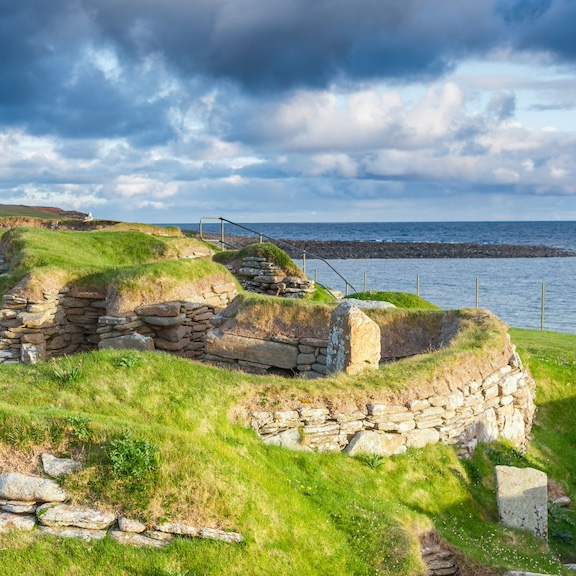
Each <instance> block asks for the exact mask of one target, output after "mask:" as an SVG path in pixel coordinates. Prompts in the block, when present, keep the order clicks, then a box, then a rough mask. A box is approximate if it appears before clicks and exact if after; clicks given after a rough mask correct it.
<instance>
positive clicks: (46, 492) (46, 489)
mask: <svg viewBox="0 0 576 576" xmlns="http://www.w3.org/2000/svg"><path fill="white" fill-rule="evenodd" d="M0 498H4V499H6V500H24V501H25V502H31V501H33V500H34V501H36V502H63V501H64V500H66V498H67V496H66V492H64V490H62V488H60V486H58V484H56V482H54V480H47V479H45V478H37V477H36V476H25V475H24V474H19V473H17V472H13V473H10V474H0Z"/></svg>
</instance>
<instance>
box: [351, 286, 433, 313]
mask: <svg viewBox="0 0 576 576" xmlns="http://www.w3.org/2000/svg"><path fill="white" fill-rule="evenodd" d="M346 298H351V299H353V300H363V301H374V302H388V303H390V304H393V305H394V306H396V308H408V309H418V310H440V307H439V306H436V304H432V303H431V302H428V300H425V299H424V298H421V297H420V296H416V294H408V293H406V292H379V291H377V290H369V291H367V292H356V293H354V294H349V295H348V296H346Z"/></svg>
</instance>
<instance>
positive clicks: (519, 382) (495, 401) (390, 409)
mask: <svg viewBox="0 0 576 576" xmlns="http://www.w3.org/2000/svg"><path fill="white" fill-rule="evenodd" d="M534 411H535V406H534V383H533V381H532V380H531V378H530V376H529V375H528V374H527V373H526V372H525V371H524V369H523V367H522V364H521V361H520V358H519V357H518V355H517V354H516V353H514V354H513V356H512V358H511V359H510V362H509V363H508V364H507V365H506V366H503V367H501V368H499V369H497V370H496V371H494V372H492V373H491V374H490V375H489V376H488V377H486V378H484V379H483V380H474V381H469V382H464V383H463V384H461V385H460V386H458V388H457V389H454V390H452V391H450V392H449V393H447V394H445V395H437V394H436V395H432V396H423V397H419V396H418V395H415V396H414V398H413V399H411V400H410V401H408V402H406V403H405V404H401V403H398V404H395V403H389V404H367V405H364V406H356V407H355V409H352V410H349V411H346V412H334V411H332V410H331V409H330V408H329V407H328V406H320V405H319V406H297V407H295V408H294V409H293V410H284V411H278V412H271V411H253V412H251V414H250V426H251V427H252V428H253V429H254V430H255V431H256V432H257V433H258V435H259V436H260V437H261V438H262V440H263V441H264V442H265V443H266V444H271V445H277V446H284V447H287V448H292V449H300V450H302V449H303V450H318V451H339V450H342V451H344V452H345V453H347V454H350V455H355V454H359V453H372V454H379V455H383V456H390V455H393V454H401V453H403V452H405V451H406V449H407V448H410V447H416V448H420V447H423V446H426V445H427V444H434V443H437V442H443V443H446V444H457V445H458V446H459V447H460V449H461V450H460V451H461V453H462V455H466V454H470V453H471V452H473V450H474V448H475V447H476V444H477V443H478V442H490V441H493V440H496V439H497V438H504V439H507V440H510V441H511V442H512V443H513V444H514V445H516V446H518V447H522V446H523V445H524V443H525V441H526V438H527V436H528V434H529V432H530V429H531V426H532V419H533V416H534Z"/></svg>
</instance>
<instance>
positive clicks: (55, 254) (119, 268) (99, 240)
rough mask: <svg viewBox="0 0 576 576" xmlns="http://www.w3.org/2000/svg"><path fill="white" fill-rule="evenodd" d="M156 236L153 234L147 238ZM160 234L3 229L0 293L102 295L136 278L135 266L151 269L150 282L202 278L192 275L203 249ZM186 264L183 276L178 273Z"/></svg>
mask: <svg viewBox="0 0 576 576" xmlns="http://www.w3.org/2000/svg"><path fill="white" fill-rule="evenodd" d="M156 231H157V232H158V234H153V233H152V232H156ZM165 233H166V231H165V229H163V228H157V227H152V226H148V225H128V224H122V225H118V226H117V227H113V228H108V229H105V230H99V231H91V232H78V231H62V230H52V229H46V228H29V227H22V228H14V229H11V230H8V231H7V232H5V233H4V235H3V236H2V240H1V243H0V252H1V254H2V256H3V257H4V260H5V265H6V266H7V271H6V275H5V276H4V277H3V278H1V279H0V291H1V292H5V291H6V290H7V289H9V288H14V287H15V286H16V285H18V287H19V290H20V291H24V292H26V293H27V294H36V295H38V296H41V293H42V292H43V291H46V290H50V289H59V288H60V287H62V286H65V285H69V284H77V285H80V286H82V287H83V288H85V289H91V290H97V291H101V292H103V293H106V290H107V287H108V286H109V285H110V284H111V282H112V280H113V279H114V278H116V277H118V276H122V275H123V276H127V275H128V276H130V274H131V273H130V269H131V268H134V269H135V272H133V273H132V275H133V274H135V273H136V274H137V271H138V269H139V267H141V266H143V265H147V264H156V268H155V272H154V274H153V277H152V278H151V281H154V282H156V283H159V281H160V280H161V279H162V278H164V277H166V278H170V277H173V276H175V277H176V278H179V279H181V278H182V277H183V276H185V275H187V276H188V278H189V279H197V278H198V275H199V274H200V273H202V274H204V273H206V270H203V271H202V272H198V271H196V272H194V268H195V267H196V268H197V267H198V266H197V265H196V264H195V263H194V260H195V259H196V258H199V257H210V256H211V255H212V254H213V252H212V250H211V249H210V248H209V247H208V246H207V245H206V244H204V243H203V242H201V241H200V240H196V239H194V238H187V237H184V236H183V235H182V234H181V233H178V234H177V235H174V236H165ZM170 261H179V262H180V263H181V264H182V266H174V265H170V264H167V263H168V262H170ZM186 263H187V264H188V265H189V267H190V270H189V272H188V273H186V272H184V271H183V268H185V267H186ZM163 265H164V266H165V269H164V270H162V266H163ZM206 268H207V265H205V266H204V269H206ZM212 268H213V270H212ZM212 268H211V271H216V270H217V271H218V273H219V274H223V275H226V276H227V277H229V273H228V272H227V271H226V270H225V268H224V267H222V266H219V265H217V264H215V263H214V264H213V266H212ZM144 276H145V275H144Z"/></svg>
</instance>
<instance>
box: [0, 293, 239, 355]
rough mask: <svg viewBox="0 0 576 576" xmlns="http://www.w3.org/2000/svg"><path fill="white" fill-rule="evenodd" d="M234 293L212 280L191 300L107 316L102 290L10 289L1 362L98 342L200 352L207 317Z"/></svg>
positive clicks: (0, 333) (3, 312)
mask: <svg viewBox="0 0 576 576" xmlns="http://www.w3.org/2000/svg"><path fill="white" fill-rule="evenodd" d="M236 295H237V290H236V286H235V284H234V283H232V282H228V283H216V284H214V285H213V286H212V287H211V289H210V290H207V291H205V292H204V293H202V294H201V295H195V296H194V297H193V300H194V301H187V300H182V301H178V302H167V303H159V304H157V305H154V306H147V307H139V308H137V309H136V310H134V311H132V312H131V313H129V314H125V315H123V316H111V315H107V314H106V309H107V299H106V298H105V295H104V294H102V293H98V292H89V291H80V290H72V289H70V288H69V287H63V288H61V289H60V290H47V291H45V292H43V294H42V297H41V298H35V299H34V298H30V297H28V296H26V295H25V294H23V293H21V292H18V291H16V290H14V291H11V292H9V293H7V294H6V295H4V296H3V298H2V309H0V363H17V362H35V361H37V360H44V359H49V358H51V357H54V356H62V355H65V354H72V353H74V352H78V351H82V350H89V349H94V348H97V347H100V348H134V347H136V348H138V347H139V348H140V349H160V350H165V351H167V352H171V353H174V354H177V355H179V356H183V357H187V358H202V357H203V356H204V353H205V350H204V346H205V338H206V333H207V331H208V329H209V328H210V322H209V321H210V318H212V316H214V314H215V313H217V312H218V311H220V310H221V309H222V308H224V307H225V306H227V305H228V304H229V303H230V302H231V301H232V300H233V299H234V297H235V296H236ZM147 339H148V340H147ZM143 343H145V344H143ZM150 343H151V344H150Z"/></svg>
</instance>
